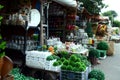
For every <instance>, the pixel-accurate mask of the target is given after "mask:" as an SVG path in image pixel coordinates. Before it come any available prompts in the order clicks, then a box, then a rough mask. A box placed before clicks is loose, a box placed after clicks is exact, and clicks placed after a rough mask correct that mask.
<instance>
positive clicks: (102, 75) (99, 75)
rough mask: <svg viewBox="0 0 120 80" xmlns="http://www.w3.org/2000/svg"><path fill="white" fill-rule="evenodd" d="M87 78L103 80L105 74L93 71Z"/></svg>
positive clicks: (96, 70)
mask: <svg viewBox="0 0 120 80" xmlns="http://www.w3.org/2000/svg"><path fill="white" fill-rule="evenodd" d="M88 78H89V79H90V78H95V79H97V80H105V74H104V73H103V72H102V71H101V70H98V69H93V70H92V71H91V72H90V73H89V74H88Z"/></svg>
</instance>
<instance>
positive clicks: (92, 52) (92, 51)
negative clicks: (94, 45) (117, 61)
mask: <svg viewBox="0 0 120 80" xmlns="http://www.w3.org/2000/svg"><path fill="white" fill-rule="evenodd" d="M99 56H100V54H99V52H98V51H97V49H90V50H89V56H88V57H89V58H91V57H96V58H98V57H99Z"/></svg>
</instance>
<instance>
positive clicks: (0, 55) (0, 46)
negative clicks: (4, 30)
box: [0, 5, 6, 71]
mask: <svg viewBox="0 0 120 80" xmlns="http://www.w3.org/2000/svg"><path fill="white" fill-rule="evenodd" d="M3 7H4V6H2V5H0V9H2V8H3ZM2 19H3V17H2V16H0V24H1V20H2ZM5 47H6V42H5V41H3V40H2V36H1V35H0V71H1V68H2V65H3V57H4V56H5V52H4V49H5Z"/></svg>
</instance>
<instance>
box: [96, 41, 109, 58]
mask: <svg viewBox="0 0 120 80" xmlns="http://www.w3.org/2000/svg"><path fill="white" fill-rule="evenodd" d="M108 47H109V46H108V43H107V42H105V41H100V42H99V43H98V44H97V50H98V52H99V53H100V58H101V59H102V58H105V57H106V52H107V50H108Z"/></svg>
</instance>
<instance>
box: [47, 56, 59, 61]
mask: <svg viewBox="0 0 120 80" xmlns="http://www.w3.org/2000/svg"><path fill="white" fill-rule="evenodd" d="M54 59H57V60H59V59H60V57H58V56H56V55H50V56H48V57H47V58H46V60H47V61H50V60H54Z"/></svg>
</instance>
